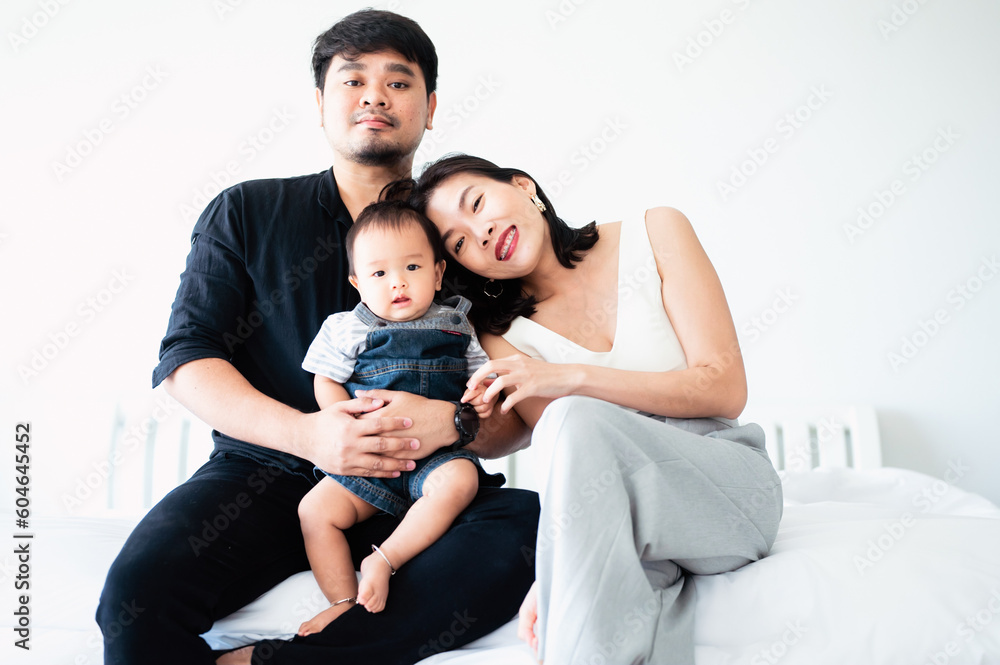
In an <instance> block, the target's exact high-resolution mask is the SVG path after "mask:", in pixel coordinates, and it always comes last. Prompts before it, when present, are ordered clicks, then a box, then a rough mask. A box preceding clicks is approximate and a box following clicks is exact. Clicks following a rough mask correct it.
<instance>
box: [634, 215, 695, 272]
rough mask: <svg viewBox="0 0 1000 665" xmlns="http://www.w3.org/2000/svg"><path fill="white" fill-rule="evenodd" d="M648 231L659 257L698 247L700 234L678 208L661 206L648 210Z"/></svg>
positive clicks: (654, 250)
mask: <svg viewBox="0 0 1000 665" xmlns="http://www.w3.org/2000/svg"><path fill="white" fill-rule="evenodd" d="M646 232H647V233H648V234H649V242H650V244H651V245H652V247H653V253H654V254H655V255H656V256H657V258H658V259H659V258H661V257H662V258H667V257H670V256H671V255H674V254H677V253H681V254H684V253H687V252H688V251H690V250H692V249H694V248H696V247H697V248H698V249H699V250H700V249H701V243H699V242H698V236H697V235H696V234H695V232H694V227H693V226H692V225H691V221H690V220H689V219H688V218H687V216H686V215H684V213H682V212H681V211H680V210H678V209H677V208H670V207H667V206H661V207H658V208H650V209H649V210H647V211H646Z"/></svg>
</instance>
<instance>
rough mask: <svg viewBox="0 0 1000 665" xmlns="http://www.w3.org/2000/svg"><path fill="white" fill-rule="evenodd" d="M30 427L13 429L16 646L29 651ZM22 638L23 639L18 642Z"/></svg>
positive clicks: (24, 426)
mask: <svg viewBox="0 0 1000 665" xmlns="http://www.w3.org/2000/svg"><path fill="white" fill-rule="evenodd" d="M30 450H31V423H18V424H17V425H16V427H15V428H14V483H15V489H14V495H15V498H14V515H15V517H16V519H15V520H14V525H15V526H16V527H17V531H15V532H14V555H15V556H16V557H17V575H15V576H14V591H15V593H16V595H17V598H16V599H15V600H16V601H17V602H16V603H15V604H14V606H15V607H16V609H15V610H14V616H15V617H17V625H15V626H14V634H15V635H16V637H15V639H14V646H16V647H20V648H21V649H25V650H28V649H30V648H31V647H30V645H29V641H30V640H31V608H30V604H29V601H30V600H31V596H30V594H29V593H28V591H29V590H30V589H31V538H33V537H34V536H33V534H32V533H30V532H28V531H27V529H28V518H29V517H31V497H30V492H31V473H30V471H31V452H30ZM18 638H20V639H18Z"/></svg>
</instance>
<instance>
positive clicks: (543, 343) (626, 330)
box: [503, 215, 687, 372]
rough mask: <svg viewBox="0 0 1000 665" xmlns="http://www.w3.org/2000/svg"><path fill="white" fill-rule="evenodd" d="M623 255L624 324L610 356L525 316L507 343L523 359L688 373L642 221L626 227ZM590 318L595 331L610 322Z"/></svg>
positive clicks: (620, 308) (621, 245)
mask: <svg viewBox="0 0 1000 665" xmlns="http://www.w3.org/2000/svg"><path fill="white" fill-rule="evenodd" d="M618 252H619V253H618V321H617V325H616V327H615V340H614V344H613V345H612V347H611V350H610V351H591V350H589V349H586V348H584V347H582V346H580V345H579V344H576V343H575V342H572V341H570V340H568V339H566V338H565V337H563V336H562V335H559V334H557V333H555V332H553V331H551V330H549V329H548V328H546V327H545V326H543V325H541V324H539V323H535V322H534V321H532V320H531V319H527V318H525V317H523V316H519V317H517V318H516V319H514V321H513V322H512V323H511V326H510V330H508V331H507V332H506V333H505V334H504V335H503V338H504V339H505V340H507V341H508V342H509V343H510V344H512V345H513V346H514V347H515V348H517V349H518V350H519V351H521V352H522V353H524V354H527V355H529V356H531V357H532V358H538V359H540V360H547V361H548V362H554V363H581V364H587V365H599V366H602V367H613V368H615V369H622V370H635V371H643V372H666V371H671V370H680V369H686V368H687V359H686V358H685V357H684V349H682V348H681V344H680V342H679V341H678V340H677V334H676V333H675V332H674V327H673V326H672V325H670V319H669V318H668V317H667V313H666V312H665V311H664V309H663V294H662V286H663V284H662V282H661V281H660V275H659V273H658V272H657V271H656V259H655V258H654V257H653V248H652V247H651V246H650V242H649V234H648V233H647V232H646V223H645V220H644V219H643V216H642V215H640V216H639V219H638V220H637V221H636V220H632V221H631V222H630V221H624V222H622V224H621V240H620V243H619V250H618ZM589 314H590V316H589V317H588V318H589V319H592V320H594V322H595V325H596V322H597V321H600V320H602V318H603V317H605V316H607V314H606V313H604V312H602V311H596V312H591V313H589ZM582 325H588V323H584V324H582Z"/></svg>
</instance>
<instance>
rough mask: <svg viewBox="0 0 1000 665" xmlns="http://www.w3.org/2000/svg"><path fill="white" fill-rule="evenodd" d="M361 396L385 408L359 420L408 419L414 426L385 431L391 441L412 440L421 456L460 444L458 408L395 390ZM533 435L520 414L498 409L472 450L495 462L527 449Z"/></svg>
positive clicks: (487, 420) (366, 391) (451, 404)
mask: <svg viewBox="0 0 1000 665" xmlns="http://www.w3.org/2000/svg"><path fill="white" fill-rule="evenodd" d="M357 394H358V395H362V394H364V395H365V396H366V397H371V398H377V399H380V400H382V401H384V402H385V406H384V407H382V408H381V409H379V410H377V411H370V412H367V413H364V414H362V415H361V416H359V417H358V419H359V420H362V421H366V420H369V419H374V418H379V417H383V418H384V417H387V416H395V417H404V416H405V417H408V418H411V419H412V420H413V426H412V427H409V428H407V429H406V430H402V431H393V430H388V431H383V432H382V433H383V434H384V435H385V436H388V437H405V436H412V437H414V438H416V439H417V440H418V441H420V451H421V452H420V454H419V455H416V457H423V456H425V455H426V454H430V453H427V452H425V451H427V450H430V451H436V450H438V449H439V448H444V447H445V446H450V445H451V444H453V443H455V441H457V440H458V430H457V429H456V428H455V405H454V404H453V403H452V402H445V401H442V400H437V399H428V398H426V397H421V396H420V395H414V394H412V393H405V392H397V391H395V390H365V391H358V392H357ZM529 435H530V432H529V431H528V428H527V427H525V425H524V423H523V422H521V419H520V417H518V416H517V414H513V413H508V414H503V415H501V414H500V413H499V409H494V410H493V415H492V416H490V417H489V418H487V419H486V420H484V421H482V424H481V425H480V428H479V435H478V436H477V437H476V440H475V441H474V442H472V443H470V444H469V446H468V447H469V450H471V451H472V452H474V453H476V454H477V455H479V456H480V457H484V458H487V459H495V458H498V457H504V456H506V455H510V454H511V453H513V452H516V451H518V450H520V449H521V448H526V447H527V446H528V437H529Z"/></svg>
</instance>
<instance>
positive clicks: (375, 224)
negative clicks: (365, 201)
mask: <svg viewBox="0 0 1000 665" xmlns="http://www.w3.org/2000/svg"><path fill="white" fill-rule="evenodd" d="M411 224H415V225H417V226H419V227H420V228H421V229H422V230H423V232H424V235H426V236H427V242H429V243H430V244H431V250H432V251H433V252H434V263H438V262H440V261H444V256H445V253H444V243H443V242H441V234H440V233H439V232H438V230H437V227H436V226H434V222H432V221H431V220H429V219H427V217H426V216H425V215H423V214H422V213H420V212H417V211H416V210H414V209H413V208H412V207H410V206H409V205H407V204H406V203H405V202H404V201H379V202H378V203H372V204H371V205H369V206H368V207H367V208H365V209H364V210H362V211H361V214H359V215H358V218H357V220H355V222H354V224H353V225H351V228H350V230H348V232H347V238H346V240H345V243H346V245H347V270H348V271H349V273H350V275H351V277H357V275H356V274H355V272H354V241H355V239H356V238H357V237H358V236H359V235H361V234H362V233H364V232H365V231H371V230H375V229H380V230H386V231H399V230H401V229H405V228H406V227H407V226H409V225H411Z"/></svg>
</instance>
